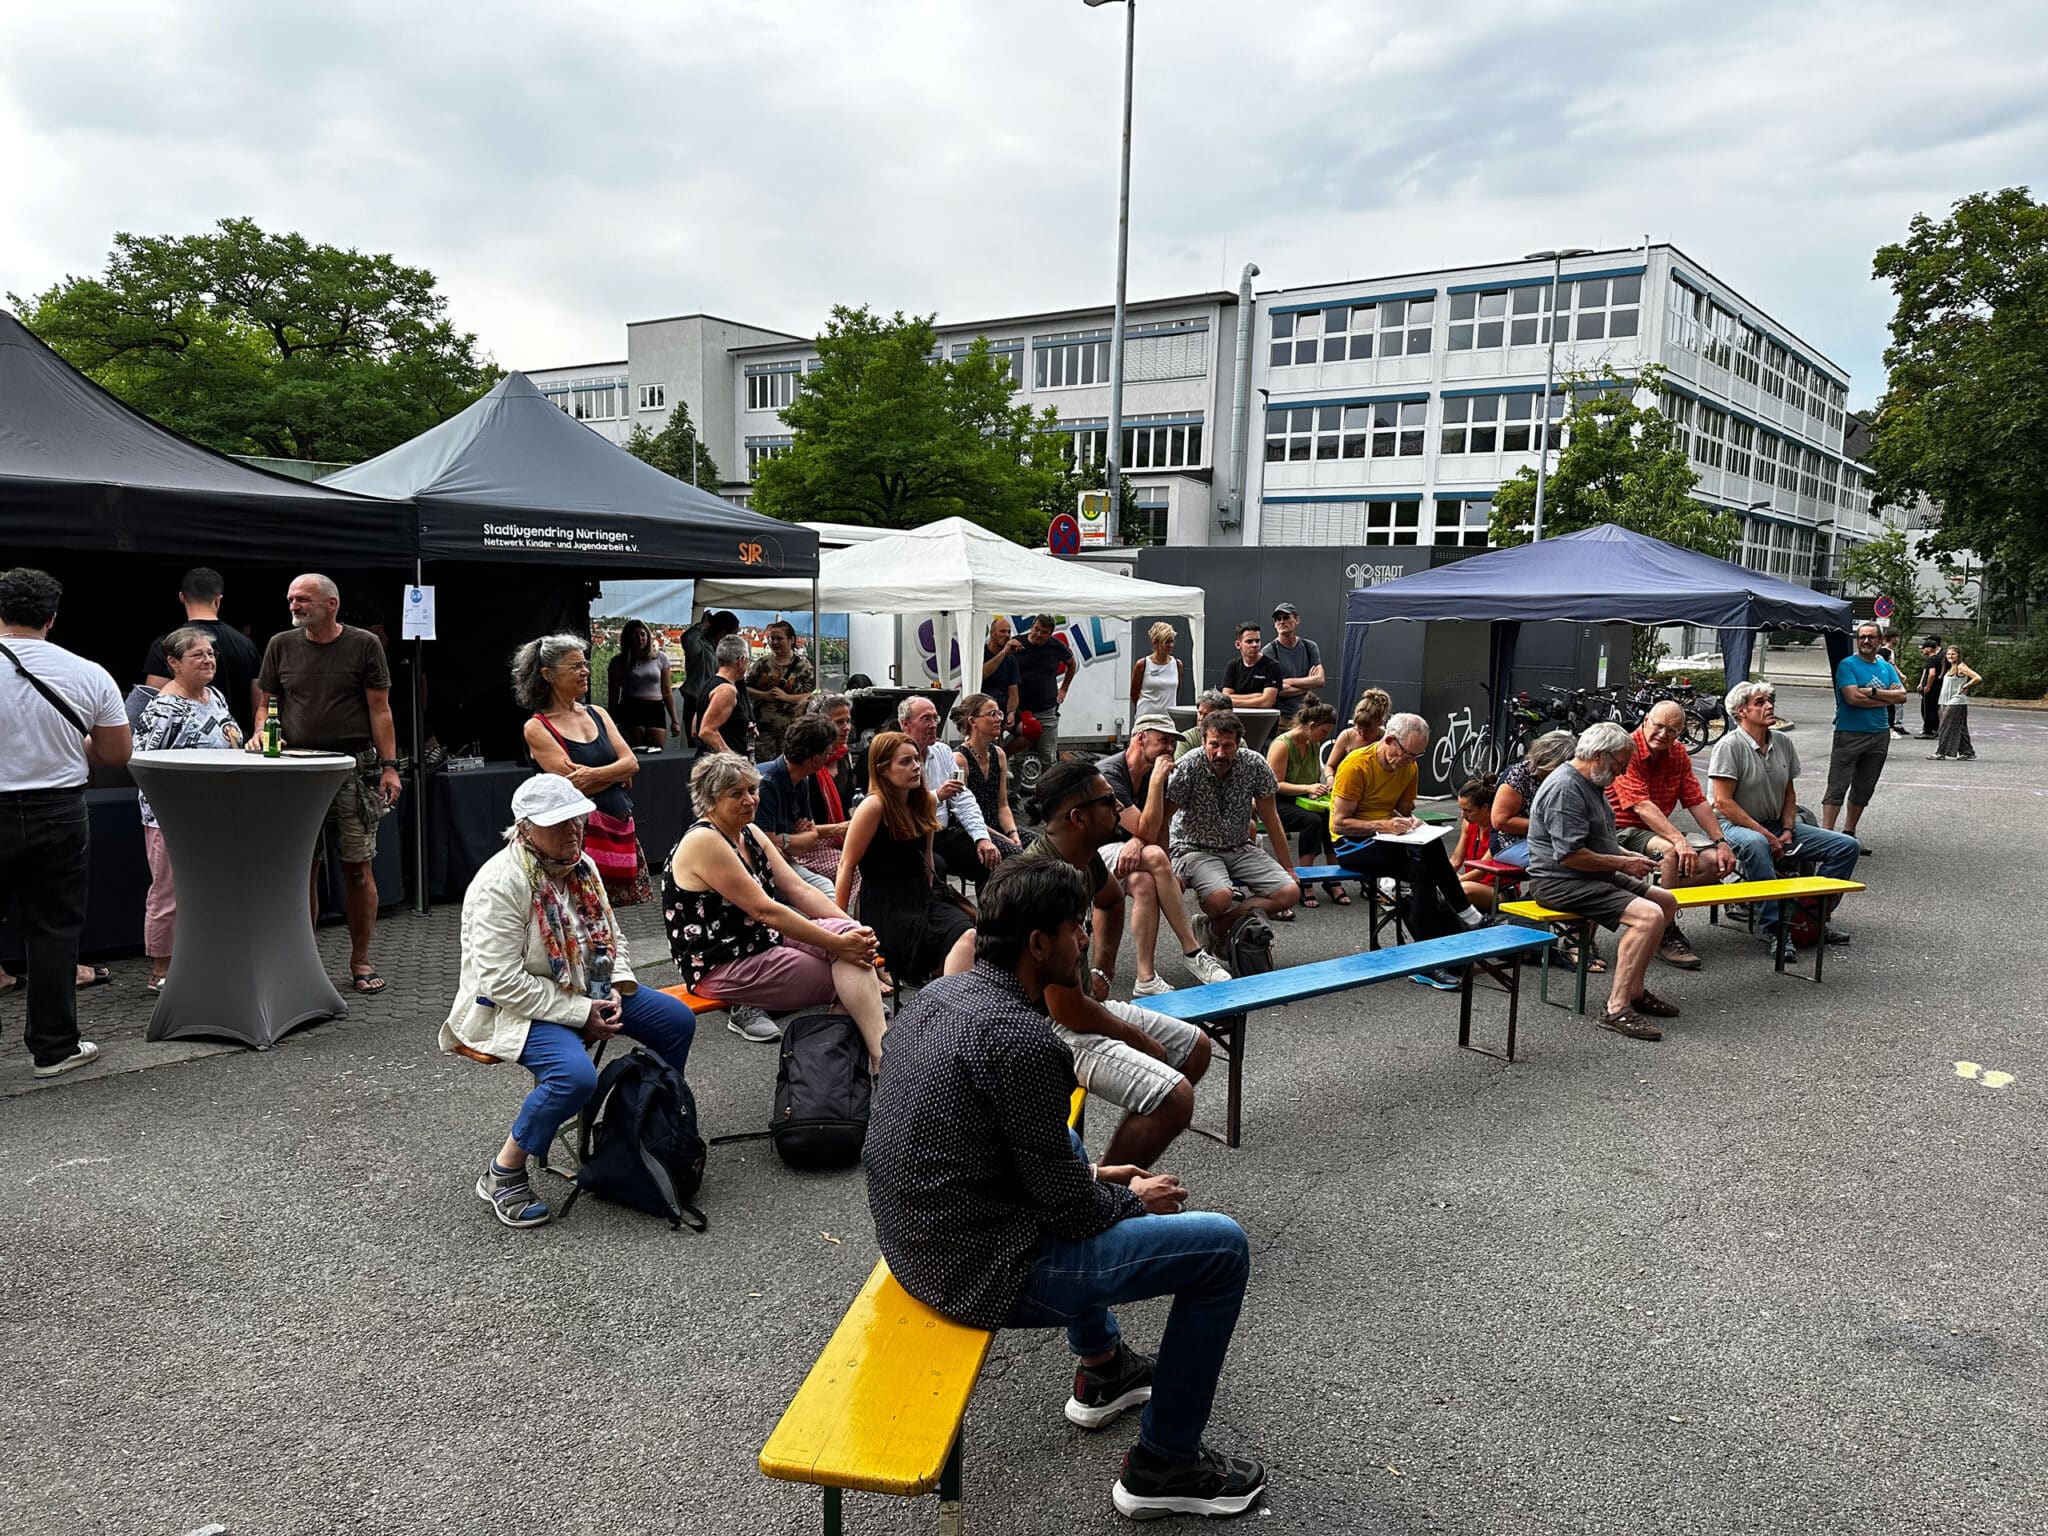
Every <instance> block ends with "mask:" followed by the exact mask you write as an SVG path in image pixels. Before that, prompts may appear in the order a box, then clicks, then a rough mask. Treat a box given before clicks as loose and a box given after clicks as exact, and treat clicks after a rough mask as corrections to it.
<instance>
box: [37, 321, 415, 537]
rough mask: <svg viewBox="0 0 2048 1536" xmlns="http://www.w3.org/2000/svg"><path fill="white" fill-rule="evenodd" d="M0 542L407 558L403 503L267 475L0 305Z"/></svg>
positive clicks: (407, 514)
mask: <svg viewBox="0 0 2048 1536" xmlns="http://www.w3.org/2000/svg"><path fill="white" fill-rule="evenodd" d="M0 543H5V544H6V545H7V547H8V548H10V549H12V550H16V551H33V550H47V549H77V550H90V551H92V552H93V553H94V554H95V555H101V556H103V555H108V554H136V555H157V556H165V557H169V558H173V559H182V560H187V561H193V562H203V563H205V564H208V565H216V566H226V565H271V564H277V563H288V562H297V563H298V564H299V565H301V566H309V567H310V566H319V565H322V564H332V565H340V566H347V567H350V568H362V567H366V566H408V565H411V564H412V562H413V549H414V536H413V527H412V509H411V508H410V507H408V506H407V505H405V503H404V501H403V499H402V498H401V499H400V500H399V501H398V502H397V503H393V502H390V501H381V500H376V499H373V498H370V497H365V496H359V495H350V494H348V493H346V492H343V491H336V490H330V489H329V488H328V487H326V486H324V485H315V484H313V483H311V482H308V481H304V480H293V479H290V478H289V477H287V476H284V475H274V474H271V473H270V472H269V471H268V470H261V469H257V468H255V467H253V466H252V465H248V464H244V463H242V462H240V461H239V460H236V459H231V458H229V457H227V456H226V455H225V454H220V453H215V452H214V451H213V450H212V449H211V448H202V447H201V446H200V445H199V444H197V443H195V442H192V441H190V440H189V439H187V438H183V437H180V436H179V435H178V434H177V433H175V432H172V431H169V430H168V429H166V428H164V427H160V426H158V425H157V424H156V423H155V422H153V421H151V420H150V419H149V418H148V417H146V416H143V415H140V414H138V413H137V412H135V411H133V410H131V409H129V408H128V407H127V406H125V405H123V404H122V403H121V402H120V401H119V400H117V399H115V398H114V397H113V396H112V395H110V394H108V393H107V392H106V391H105V390H104V389H102V388H100V386H99V385H97V384H95V383H93V381H92V380H91V379H88V378H87V377H86V376H85V375H84V374H82V373H80V372H78V370H77V369H75V368H73V367H72V366H71V365H70V364H69V363H67V362H65V361H64V359H62V358H61V357H59V356H57V354H56V353H54V352H52V351H51V350H50V349H49V348H48V347H46V346H44V345H43V343H42V342H41V341H39V340H37V339H36V337H35V336H34V335H33V334H31V333H30V331H29V329H28V328H27V327H26V326H24V325H23V324H22V323H21V322H20V321H19V320H17V319H16V318H15V317H14V316H13V315H11V314H8V313H7V312H6V311H5V310H0Z"/></svg>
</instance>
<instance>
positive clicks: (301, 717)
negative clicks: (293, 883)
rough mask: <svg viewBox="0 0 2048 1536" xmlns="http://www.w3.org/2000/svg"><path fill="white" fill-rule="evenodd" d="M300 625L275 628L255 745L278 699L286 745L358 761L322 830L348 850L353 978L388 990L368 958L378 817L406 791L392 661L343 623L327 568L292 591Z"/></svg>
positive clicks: (260, 689)
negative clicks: (393, 696) (393, 704)
mask: <svg viewBox="0 0 2048 1536" xmlns="http://www.w3.org/2000/svg"><path fill="white" fill-rule="evenodd" d="M285 603H286V605H287V606H288V607H289V608H290V609H291V614H292V627H291V628H290V629H288V630H286V631H285V632H284V633H283V634H280V635H273V636H272V637H271V640H270V644H269V645H268V646H267V647H265V649H264V652H263V669H262V671H261V672H260V673H258V674H257V678H256V723H257V727H258V729H257V732H256V734H255V736H253V737H252V738H250V741H249V750H250V751H252V752H255V751H261V750H262V747H263V732H262V729H261V727H262V724H263V717H264V715H265V713H266V712H267V711H268V708H269V704H270V701H271V700H272V699H275V700H276V701H277V714H278V724H279V726H280V727H281V729H282V733H283V736H284V744H285V745H286V746H287V747H291V748H293V749H300V748H304V749H308V750H312V751H318V752H339V753H342V754H344V755H346V756H349V757H353V758H354V759H355V760H356V771H355V772H354V773H352V774H350V775H349V777H348V778H347V779H345V780H343V781H342V786H341V788H340V789H339V790H338V791H336V792H335V796H334V803H333V804H332V805H330V806H329V807H328V808H327V823H326V828H325V830H324V832H323V841H324V838H325V837H326V836H332V837H333V838H334V840H335V843H336V845H337V852H338V853H339V855H340V858H341V868H342V883H343V895H344V901H345V904H346V906H347V909H348V942H349V977H350V985H351V986H352V987H353V988H354V989H355V990H356V991H357V992H358V993H361V994H363V995H364V996H369V995H372V994H374V993H378V992H382V991H383V990H384V978H383V977H382V976H379V975H378V974H377V971H376V967H374V966H372V965H371V964H370V934H371V932H372V931H373V930H374V929H375V928H376V926H377V881H376V878H375V876H374V875H373V874H372V872H371V869H370V861H371V860H372V859H374V858H375V857H376V855H377V824H378V822H380V821H382V820H383V819H384V815H385V813H386V812H387V811H389V810H390V809H391V807H392V805H393V803H394V802H396V801H397V799H398V789H399V779H398V734H397V731H396V729H395V728H394V727H393V725H392V723H391V669H390V668H389V667H388V666H387V665H386V664H385V661H384V644H383V642H382V641H380V640H379V639H378V638H377V637H376V636H375V635H373V634H371V633H370V631H368V630H367V629H357V628H356V627H355V626H353V625H350V624H343V623H341V622H340V621H339V620H338V619H337V617H336V615H337V614H339V613H340V611H341V589H340V588H338V587H337V586H335V584H334V583H333V582H332V581H330V580H328V579H327V578H326V577H325V576H320V575H306V576H301V577H299V578H298V580H296V581H294V582H293V583H292V584H291V586H290V587H289V588H287V589H286V591H285ZM319 851H320V850H319V848H318V847H317V846H316V847H315V849H314V871H315V875H314V883H313V916H314V918H315V920H316V921H317V920H318V918H319V915H320V895H319V878H318V870H319Z"/></svg>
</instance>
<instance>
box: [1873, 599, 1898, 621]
mask: <svg viewBox="0 0 2048 1536" xmlns="http://www.w3.org/2000/svg"><path fill="white" fill-rule="evenodd" d="M1893 606H1894V605H1893V603H1892V600H1891V599H1890V598H1888V597H1880V598H1879V599H1878V600H1877V601H1876V602H1874V603H1872V604H1871V605H1870V611H1871V612H1872V613H1874V614H1876V615H1877V616H1878V617H1879V618H1880V619H1888V618H1890V617H1891V616H1892V609H1893Z"/></svg>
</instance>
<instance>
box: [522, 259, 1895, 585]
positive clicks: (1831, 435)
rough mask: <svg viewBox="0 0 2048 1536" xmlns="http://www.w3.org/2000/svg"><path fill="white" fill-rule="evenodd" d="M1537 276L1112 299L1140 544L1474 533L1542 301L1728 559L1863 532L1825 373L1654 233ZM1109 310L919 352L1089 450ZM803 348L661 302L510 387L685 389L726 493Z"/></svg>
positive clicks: (594, 418) (1476, 537)
mask: <svg viewBox="0 0 2048 1536" xmlns="http://www.w3.org/2000/svg"><path fill="white" fill-rule="evenodd" d="M1256 270H1257V269H1256V268H1252V269H1248V273H1247V287H1246V289H1245V290H1244V292H1245V293H1246V294H1248V293H1249V276H1250V273H1251V272H1255V271H1256ZM1551 286H1552V283H1551V264H1550V263H1549V262H1548V261H1541V262H1538V261H1526V260H1524V261H1511V262H1502V263H1496V264H1491V265H1484V266H1475V267H1462V268H1454V269H1445V270H1439V271H1431V272H1413V273H1404V274H1399V275H1396V276H1391V277H1385V278H1373V279H1364V280H1360V281H1347V282H1342V283H1328V284H1319V285H1316V286H1312V287H1304V288H1291V289H1281V290H1276V291H1269V292H1266V293H1261V294H1258V295H1257V296H1256V297H1255V298H1252V299H1251V300H1250V302H1249V304H1247V303H1246V302H1245V300H1244V298H1243V297H1241V295H1240V294H1239V293H1232V292H1229V291H1227V290H1226V291H1219V292H1210V293H1196V294H1188V295H1184V296H1181V297H1177V298H1166V299H1155V300H1143V301H1139V302H1136V303H1133V304H1131V305H1130V306H1129V307H1128V312H1127V313H1128V318H1127V330H1126V337H1127V341H1126V367H1125V388H1124V455H1123V462H1124V473H1125V476H1126V478H1127V479H1128V480H1129V481H1130V483H1131V484H1132V486H1133V488H1134V489H1135V491H1136V493H1137V501H1138V506H1139V510H1140V514H1141V520H1142V535H1141V537H1142V539H1143V541H1144V542H1148V543H1167V544H1176V545H1238V544H1273V545H1304V544H1307V545H1343V546H1359V545H1376V544H1377V545H1400V544H1415V545H1436V546H1442V547H1455V548H1476V547H1482V546H1484V544H1485V543H1486V538H1487V523H1488V519H1489V517H1490V515H1491V511H1492V503H1491V498H1492V495H1493V492H1494V490H1495V489H1496V488H1497V487H1498V486H1499V485H1500V484H1501V482H1502V481H1503V480H1506V479H1509V478H1511V477H1513V476H1514V475H1515V474H1516V472H1517V471H1518V470H1520V469H1521V468H1523V467H1524V466H1529V467H1533V466H1534V465H1535V464H1536V462H1537V455H1538V453H1539V451H1540V449H1541V445H1542V440H1543V425H1542V423H1543V421H1544V418H1545V414H1546V410H1547V415H1548V419H1549V420H1550V421H1551V422H1552V423H1555V422H1556V421H1558V420H1559V419H1560V418H1561V417H1562V415H1563V414H1564V398H1565V397H1564V392H1563V386H1562V383H1560V384H1559V385H1558V387H1557V388H1555V389H1554V390H1553V392H1552V394H1551V396H1550V398H1549V400H1548V402H1547V406H1546V404H1545V402H1544V401H1543V400H1542V398H1541V397H1542V396H1543V381H1544V375H1545V365H1546V362H1547V361H1548V359H1549V350H1550V348H1549V341H1550V331H1549V325H1550V321H1551V318H1552V316H1553V314H1555V316H1556V317H1557V319H1558V321H1559V324H1558V329H1557V346H1556V367H1557V375H1558V378H1559V380H1560V381H1562V380H1563V379H1564V378H1566V377H1567V376H1573V377H1578V378H1581V379H1591V380H1601V379H1606V378H1610V377H1612V376H1615V375H1620V374H1632V373H1634V372H1635V371H1636V370H1638V369H1640V368H1641V367H1643V366H1644V365H1646V364H1652V363H1654V364H1658V365H1660V366H1662V367H1663V369H1664V370H1665V381H1664V390H1663V393H1662V397H1661V398H1660V399H1659V400H1658V401H1657V402H1656V403H1657V404H1658V405H1659V407H1660V408H1661V409H1663V410H1664V411H1665V413H1666V414H1667V415H1670V416H1672V417H1673V418H1674V419H1675V420H1676V422H1677V423H1678V431H1679V437H1680V440H1681V442H1682V443H1683V445H1684V446H1685V448H1686V450H1687V452H1688V453H1689V454H1690V455H1691V457H1692V460H1693V462H1694V464H1695V466H1696V467H1697V468H1698V469H1699V471H1700V476H1701V478H1700V484H1699V487H1698V490H1697V495H1698V496H1699V497H1700V499H1701V500H1703V501H1705V502H1707V503H1708V504H1710V505H1713V506H1717V507H1724V508H1728V509H1731V510H1733V511H1736V512H1737V513H1739V514H1740V515H1741V516H1742V517H1743V519H1744V537H1743V545H1742V551H1741V559H1742V561H1743V563H1745V564H1747V565H1749V566H1751V567H1752V568H1754V569H1757V570H1762V571H1766V572H1769V573H1771V574H1774V575H1780V576H1784V577H1787V578H1789V579H1791V580H1795V581H1809V580H1813V579H1815V578H1816V577H1824V576H1825V575H1826V569H1825V566H1826V556H1827V554H1828V552H1829V551H1830V549H1831V548H1832V549H1834V550H1836V551H1839V549H1840V548H1841V547H1843V546H1844V545H1847V544H1852V543H1855V542H1858V541H1860V540H1862V539H1867V538H1870V537H1873V536H1875V535H1876V534H1877V533H1878V532H1880V531H1881V528H1882V524H1881V522H1880V520H1879V519H1878V518H1876V517H1875V516H1873V515H1872V513H1871V512H1870V498H1869V495H1868V493H1867V491H1865V489H1864V475H1863V471H1862V467H1861V466H1860V465H1859V464H1857V463H1856V462H1855V460H1853V459H1852V458H1849V457H1847V456H1845V453H1844V444H1843V429H1844V413H1845V406H1846V402H1847V396H1848V385H1849V375H1848V373H1847V372H1846V370H1844V369H1842V368H1841V367H1839V366H1838V365H1836V364H1835V363H1833V362H1831V361H1829V360H1828V359H1827V358H1826V357H1824V356H1823V355H1822V354H1821V353H1820V351H1819V349H1818V348H1816V347H1814V346H1813V345H1812V344H1811V343H1809V342H1807V341H1805V340H1803V339H1802V338H1801V337H1800V336H1799V335H1798V334H1797V333H1796V332H1794V331H1793V330H1792V329H1791V328H1790V327H1788V326H1786V325H1785V324H1783V323H1782V322H1780V321H1779V320H1778V319H1776V318H1775V317H1773V316H1771V315H1769V314H1767V313H1765V312H1764V311H1763V310H1762V309H1760V308H1759V307H1758V306H1757V305H1755V304H1754V303H1752V302H1751V301H1749V300H1748V299H1746V298H1744V297H1743V296H1742V295H1741V294H1739V293H1737V292H1736V291H1735V290H1734V289H1733V288H1731V287H1729V286H1728V285H1727V284H1726V283H1724V282H1722V281H1721V280H1720V279H1719V278H1717V277H1715V276H1714V275H1713V274H1711V273H1709V272H1708V271H1707V270H1706V269H1705V268H1704V267H1703V266H1702V265H1701V264H1700V263H1698V262H1696V261H1693V260H1692V259H1691V258H1689V257H1688V256H1686V255H1685V253H1684V252H1683V251H1681V250H1679V249H1678V248H1677V247H1675V246H1672V245H1646V246H1638V247H1633V248H1629V249H1624V250H1609V251H1597V252H1590V253H1588V254H1586V255H1583V256H1578V257H1574V258H1572V259H1571V260H1569V261H1567V262H1566V263H1564V265H1563V274H1562V281H1561V282H1560V283H1559V285H1558V290H1557V293H1556V295H1555V299H1554V300H1553V295H1552V292H1551ZM1111 321H1112V311H1111V309H1110V307H1109V306H1108V305H1103V306H1100V307H1096V308H1089V309H1075V310H1062V311H1054V312H1048V313H1041V314H1028V315H1013V316H1007V317H1002V318H997V319H990V320H983V321H975V322H968V323H947V324H942V325H940V326H939V327H938V344H939V353H938V355H941V356H950V357H956V358H957V357H959V356H961V355H962V354H963V353H965V351H966V350H967V348H968V346H969V345H970V344H971V343H972V342H973V341H974V340H975V339H976V338H977V337H981V336H986V337H987V338H988V339H989V341H990V343H991V345H992V346H993V348H994V350H995V352H996V354H997V356H998V357H999V358H1003V359H1006V360H1007V361H1008V362H1009V364H1010V368H1011V377H1012V379H1013V380H1014V381H1015V383H1016V386H1017V399H1018V401H1019V402H1020V403H1023V404H1027V405H1030V406H1031V407H1033V408H1034V409H1042V408H1045V407H1050V408H1051V409H1052V410H1053V411H1055V412H1056V414H1057V417H1058V420H1059V425H1060V428H1061V429H1062V430H1063V431H1065V432H1067V433H1069V434H1071V437H1072V440H1073V442H1074V445H1075V452H1076V453H1077V454H1079V455H1081V456H1083V457H1085V458H1100V457H1102V456H1103V455H1104V454H1105V453H1106V450H1107V445H1108V414H1109V380H1108V372H1109V352H1110V327H1111ZM1241 334H1242V335H1243V336H1245V337H1246V338H1247V342H1246V345H1245V347H1244V348H1243V349H1242V350H1243V355H1241V353H1240V347H1239V336H1240V335H1241ZM816 359H817V351H816V347H815V345H814V344H813V343H812V342H811V341H810V340H809V339H807V338H804V337H801V336H795V335H791V334H788V333H785V332H778V331H772V330H768V329H765V328H762V327H758V326H750V325H744V324H741V323H739V322H736V321H728V320H721V319H718V318H716V317H713V316H708V315H682V316H674V317H670V318H667V319H659V320H644V321H636V322H633V323H632V324H630V325H629V326H628V327H627V361H626V363H625V365H624V366H623V373H622V374H621V369H620V365H618V364H603V365H598V366H595V367H592V368H586V369H548V370H544V371H543V372H541V373H537V374H534V375H532V377H533V378H534V379H535V381H536V382H537V383H540V384H541V387H542V388H543V389H545V390H548V391H549V392H550V393H556V392H559V398H560V400H561V403H562V405H563V409H565V410H569V411H570V412H571V414H576V415H579V416H580V418H581V419H583V420H586V421H589V422H590V424H591V425H592V426H593V427H594V428H596V429H597V430H600V431H604V432H606V435H607V436H610V437H612V439H613V441H623V440H624V437H625V436H626V434H627V432H629V431H630V430H631V428H632V426H633V425H635V424H640V423H644V424H645V425H647V426H648V427H649V428H650V429H651V430H653V429H659V427H660V426H661V425H662V423H663V422H664V421H665V420H666V419H667V415H668V412H669V411H670V410H671V409H673V408H674V406H675V405H676V404H677V403H679V402H684V403H687V404H688V405H689V408H690V412H691V417H692V419H693V420H694V421H695V422H696V423H697V424H698V426H699V428H700V429H701V430H702V432H703V433H704V440H705V442H706V444H707V445H708V446H709V447H710V448H711V451H712V454H713V456H714V457H715V458H716V459H717V461H718V464H719V467H720V469H721V470H722V471H723V472H724V474H725V477H726V479H725V483H724V484H723V486H722V487H721V490H722V491H723V493H724V494H726V495H727V496H729V497H731V498H732V499H733V500H735V501H739V502H742V503H744V502H745V500H746V499H747V494H748V487H749V485H750V484H751V481H752V479H753V471H754V467H755V466H756V465H758V464H760V463H761V462H762V461H763V460H765V459H768V458H772V457H774V456H775V455H776V454H778V453H781V452H786V451H787V450H788V448H789V446H790V443H791V434H790V429H789V427H788V425H787V423H786V422H785V421H784V420H783V417H782V414H781V410H782V407H784V406H786V405H787V404H789V402H790V401H791V400H792V399H793V398H794V396H795V391H796V389H797V387H798V383H799V380H800V379H801V378H802V376H803V374H804V372H805V371H806V370H807V369H808V368H810V367H811V366H813V365H814V364H815V362H816ZM614 388H615V389H616V394H610V393H606V391H608V390H611V389H614ZM604 411H611V412H615V414H600V412H604ZM1239 411H1242V412H1243V413H1244V416H1245V418H1246V419H1245V421H1244V430H1245V438H1246V441H1247V451H1246V452H1245V454H1244V455H1243V458H1242V460H1241V461H1238V462H1233V457H1232V451H1231V444H1232V440H1233V433H1232V428H1233V424H1234V422H1235V421H1236V420H1237V415H1238V412H1239ZM586 413H588V414H586ZM1552 436H1553V446H1555V443H1556V440H1557V433H1556V429H1555V427H1554V426H1553V428H1552ZM1240 477H1241V485H1242V489H1241V493H1240V489H1239V486H1240Z"/></svg>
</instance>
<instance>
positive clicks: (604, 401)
mask: <svg viewBox="0 0 2048 1536" xmlns="http://www.w3.org/2000/svg"><path fill="white" fill-rule="evenodd" d="M542 392H543V393H544V394H545V395H546V396H547V397H548V399H550V400H552V401H553V402H554V403H555V404H556V405H557V406H559V407H561V409H562V410H563V411H565V412H566V413H568V414H569V415H570V416H573V417H575V418H576V420H578V421H616V420H618V418H619V417H621V416H623V415H625V414H626V381H625V380H624V379H609V380H605V381H602V382H597V381H588V382H579V383H576V384H571V385H569V386H567V387H566V388H564V387H561V386H550V387H548V388H547V389H545V390H543V391H542Z"/></svg>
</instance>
